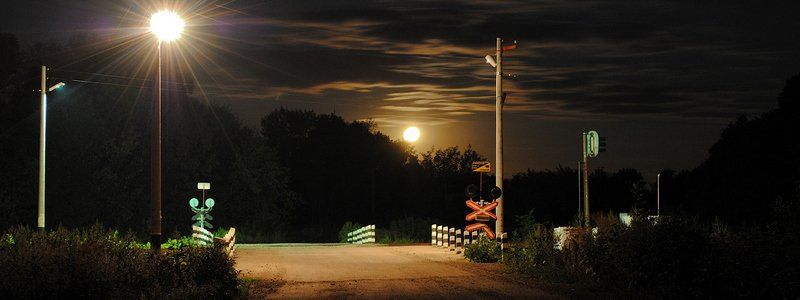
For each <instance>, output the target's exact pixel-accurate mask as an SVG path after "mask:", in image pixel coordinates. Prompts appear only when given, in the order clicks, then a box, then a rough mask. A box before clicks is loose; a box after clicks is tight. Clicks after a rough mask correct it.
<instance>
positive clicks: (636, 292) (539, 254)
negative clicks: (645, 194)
mask: <svg viewBox="0 0 800 300" xmlns="http://www.w3.org/2000/svg"><path fill="white" fill-rule="evenodd" d="M799 217H800V204H798V203H797V202H792V203H781V202H779V203H778V204H776V206H775V212H774V217H773V221H771V222H770V223H769V224H763V225H751V226H749V227H744V228H739V229H738V230H737V231H734V230H731V229H729V228H728V227H727V226H726V225H725V224H722V223H721V222H719V221H716V222H714V223H710V224H709V223H705V222H701V221H700V220H698V219H697V218H694V217H688V216H671V217H662V218H660V219H658V220H648V219H646V218H638V217H637V218H634V222H632V224H631V226H624V225H622V224H620V223H619V222H618V221H617V220H616V219H615V218H614V217H613V216H600V217H599V218H596V220H595V223H596V224H598V231H597V233H596V234H592V233H590V232H589V231H586V232H584V233H582V234H579V235H578V236H577V237H576V238H575V239H574V240H573V242H572V243H569V244H568V246H567V247H565V248H564V250H563V251H561V250H555V249H553V247H552V245H553V243H554V240H553V237H552V230H551V229H550V228H547V227H546V226H543V225H540V224H536V225H533V226H527V227H529V228H525V229H524V230H522V231H521V232H519V233H518V234H517V236H523V237H524V238H523V240H521V241H518V242H517V243H516V245H514V246H513V247H512V248H511V249H510V251H509V254H508V256H507V259H506V263H507V265H508V267H510V268H511V269H512V270H515V271H518V272H521V273H525V274H530V275H533V276H536V277H540V278H543V279H547V280H552V281H571V282H576V283H578V284H579V286H580V287H582V288H583V289H584V290H594V291H597V292H601V293H607V295H600V296H599V297H606V296H607V297H611V298H662V297H668V298H753V299H762V298H768V299H774V298H797V297H798V295H800V233H799V232H800V230H798V228H800V224H799V223H800V221H798V220H800V218H799ZM520 223H523V224H531V223H532V222H520ZM592 295H594V296H595V297H598V294H592Z"/></svg>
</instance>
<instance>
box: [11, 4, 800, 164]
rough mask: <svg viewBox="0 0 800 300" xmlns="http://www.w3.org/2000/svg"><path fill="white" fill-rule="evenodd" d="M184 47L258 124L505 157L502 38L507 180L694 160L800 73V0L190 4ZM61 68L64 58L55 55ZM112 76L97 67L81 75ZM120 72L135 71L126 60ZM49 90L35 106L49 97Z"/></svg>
mask: <svg viewBox="0 0 800 300" xmlns="http://www.w3.org/2000/svg"><path fill="white" fill-rule="evenodd" d="M181 3H183V4H181V5H178V6H175V5H168V6H170V7H176V10H177V11H178V12H179V13H181V14H183V15H185V16H187V29H186V32H185V36H184V37H182V38H181V39H179V40H178V41H177V42H175V43H176V45H177V46H178V47H179V48H181V49H182V50H183V51H184V52H183V53H184V54H186V55H191V56H192V57H194V59H193V60H190V61H188V62H189V63H190V64H194V67H193V68H192V69H193V70H194V73H193V74H192V79H191V80H192V81H197V82H199V83H200V85H201V87H202V89H196V92H195V96H197V97H198V98H206V99H208V100H210V101H214V102H219V103H223V104H225V105H226V106H228V107H230V108H231V109H232V110H233V111H234V113H236V114H237V115H238V116H239V117H240V118H241V120H242V121H243V122H244V123H245V124H247V125H249V126H251V127H253V128H258V126H259V120H260V118H261V117H263V116H264V115H265V114H266V113H268V112H270V111H272V110H273V109H275V108H278V107H288V108H302V109H312V110H314V111H316V112H319V113H331V112H334V111H335V112H336V113H337V114H340V115H342V116H343V117H344V118H346V119H348V120H362V119H372V120H373V121H374V122H375V123H376V124H377V125H378V130H380V131H381V132H383V133H386V134H388V135H389V136H390V137H392V138H393V139H400V138H401V136H402V130H403V129H404V128H405V127H406V126H409V125H416V126H418V127H420V129H421V131H422V137H421V139H420V141H418V142H417V143H416V144H415V148H416V149H417V151H419V152H422V151H426V150H428V149H430V148H431V147H432V146H435V147H437V148H442V147H448V146H456V145H457V146H462V147H463V146H466V145H468V144H471V145H472V146H473V147H474V148H475V149H477V150H478V151H479V152H480V153H482V154H484V155H485V156H487V157H489V158H491V160H493V159H494V69H493V68H492V67H491V66H489V65H488V64H486V63H485V60H484V59H483V57H484V56H485V55H486V54H491V53H493V52H494V45H495V38H496V37H498V36H500V37H503V38H504V39H506V40H508V41H512V40H517V41H518V42H519V45H520V46H519V48H518V49H516V50H513V51H511V52H509V53H507V54H506V55H505V57H504V62H505V65H504V66H505V71H506V72H508V73H512V74H515V75H516V77H515V78H507V80H506V81H505V90H506V92H508V94H509V96H508V99H507V102H506V110H505V112H506V113H505V120H506V122H505V129H506V130H505V133H506V136H505V145H506V151H505V154H506V167H505V168H506V172H507V175H510V174H513V173H516V172H520V171H524V170H525V169H527V168H532V169H545V168H551V169H552V168H554V167H557V166H558V165H559V164H560V165H564V166H568V167H574V166H575V165H576V162H577V160H578V158H579V148H578V144H579V137H580V132H581V131H584V130H590V129H595V130H597V131H598V132H600V134H601V135H603V136H607V137H608V152H606V153H604V154H602V155H601V156H600V157H598V158H596V159H593V160H592V161H591V167H592V168H594V167H604V168H607V169H610V170H616V169H618V168H636V169H639V170H641V171H642V172H643V174H644V175H645V176H646V178H645V179H646V180H654V177H655V174H656V172H657V170H659V169H661V168H672V169H688V168H692V167H694V166H696V165H697V164H698V163H700V162H701V161H702V160H703V159H704V158H705V156H706V151H707V149H708V148H709V147H710V146H711V144H712V143H713V142H714V141H716V139H717V138H718V137H719V134H720V132H721V130H722V129H723V128H724V127H725V126H726V125H727V124H728V123H729V122H731V121H733V120H734V119H735V118H736V117H737V116H739V115H742V114H744V115H748V116H758V115H760V114H761V113H762V112H765V111H767V110H769V109H772V108H774V107H775V106H776V98H777V95H778V94H779V92H780V89H781V88H782V87H783V85H784V84H785V81H786V80H787V79H788V78H789V77H791V76H792V75H795V74H797V73H798V72H800V21H799V20H800V17H798V13H800V1H784V2H779V1H627V0H626V1H490V0H469V1H409V0H404V1H375V2H367V1H194V2H193V1H182V2H181ZM157 6H159V5H157V4H155V2H153V1H130V0H127V1H78V0H76V1H4V4H3V8H2V9H0V31H2V32H8V33H12V34H14V35H16V36H17V37H18V38H19V39H20V41H21V43H22V45H23V47H27V46H30V45H31V44H32V43H33V42H37V41H60V40H65V39H68V38H69V37H71V36H73V35H75V34H89V35H95V36H97V37H100V38H108V39H109V40H110V39H120V37H122V39H124V38H125V37H126V36H131V37H133V36H141V35H143V34H147V33H146V26H147V22H148V21H149V20H148V16H149V15H150V14H151V13H152V12H153V11H154V8H155V7H157ZM55 67H58V66H55ZM72 71H83V72H99V71H98V70H72ZM115 72H116V73H115V74H117V75H124V76H133V75H136V74H132V73H133V71H131V74H125V72H121V71H120V70H116V71H115ZM32 101H33V100H32Z"/></svg>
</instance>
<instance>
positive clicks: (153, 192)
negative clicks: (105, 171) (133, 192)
mask: <svg viewBox="0 0 800 300" xmlns="http://www.w3.org/2000/svg"><path fill="white" fill-rule="evenodd" d="M157 74H158V75H156V82H157V87H156V90H157V91H156V93H157V96H156V101H155V103H153V119H152V120H151V122H152V129H153V132H152V134H151V138H152V139H151V143H150V248H151V249H153V251H160V250H161V41H160V40H159V41H158V72H157Z"/></svg>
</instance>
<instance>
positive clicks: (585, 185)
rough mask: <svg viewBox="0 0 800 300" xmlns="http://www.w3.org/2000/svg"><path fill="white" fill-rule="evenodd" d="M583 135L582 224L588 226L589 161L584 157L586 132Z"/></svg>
mask: <svg viewBox="0 0 800 300" xmlns="http://www.w3.org/2000/svg"><path fill="white" fill-rule="evenodd" d="M581 136H582V137H583V138H582V139H581V140H582V141H583V143H582V144H583V151H582V152H583V224H584V226H585V227H589V226H590V225H589V221H590V220H589V163H588V159H587V158H586V157H587V156H586V154H587V153H586V133H585V132H584V133H582V134H581Z"/></svg>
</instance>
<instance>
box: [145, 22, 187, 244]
mask: <svg viewBox="0 0 800 300" xmlns="http://www.w3.org/2000/svg"><path fill="white" fill-rule="evenodd" d="M184 26H185V24H184V23H183V20H182V19H181V18H180V17H179V16H178V15H177V14H176V13H175V12H172V11H167V10H163V11H159V12H157V13H155V14H153V16H152V17H150V32H152V33H153V34H154V35H155V36H156V38H158V75H157V76H156V82H157V83H158V87H157V88H156V89H157V96H156V101H155V103H154V105H153V118H152V119H151V122H152V129H153V132H152V135H151V138H152V140H151V143H150V245H151V246H150V247H151V248H152V249H153V250H154V251H159V250H160V249H161V43H162V42H171V41H174V40H176V39H178V38H179V37H180V36H181V33H182V32H183V27H184Z"/></svg>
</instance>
